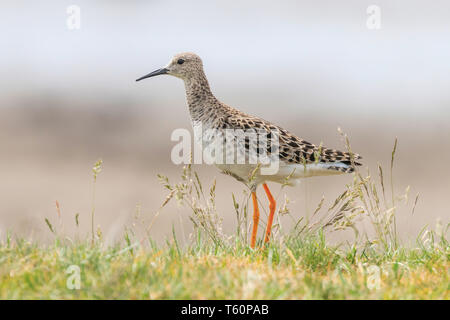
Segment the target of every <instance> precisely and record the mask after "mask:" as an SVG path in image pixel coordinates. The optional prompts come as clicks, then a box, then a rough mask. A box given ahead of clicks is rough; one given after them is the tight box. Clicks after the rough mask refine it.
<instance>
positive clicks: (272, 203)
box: [263, 183, 277, 243]
mask: <svg viewBox="0 0 450 320" xmlns="http://www.w3.org/2000/svg"><path fill="white" fill-rule="evenodd" d="M263 187H264V191H265V192H266V195H267V198H268V199H269V210H270V211H269V219H268V220H267V230H266V236H265V237H264V243H267V242H269V239H270V231H271V229H272V222H273V216H274V214H275V208H276V207H277V203H276V201H275V199H274V198H273V196H272V194H271V193H270V190H269V187H268V186H267V184H265V183H264V184H263Z"/></svg>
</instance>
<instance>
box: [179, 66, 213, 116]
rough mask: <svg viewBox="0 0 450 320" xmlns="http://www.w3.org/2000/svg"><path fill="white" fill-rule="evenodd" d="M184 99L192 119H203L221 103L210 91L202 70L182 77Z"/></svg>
mask: <svg viewBox="0 0 450 320" xmlns="http://www.w3.org/2000/svg"><path fill="white" fill-rule="evenodd" d="M184 85H185V88H186V99H187V103H188V107H189V112H190V115H191V119H192V121H205V120H207V119H209V118H210V116H211V115H212V114H213V113H217V111H219V110H218V109H220V108H221V103H220V102H219V101H218V100H217V98H216V97H214V95H213V94H212V92H211V89H210V87H209V83H208V80H207V79H206V76H205V73H204V72H203V71H200V72H198V73H197V74H196V75H195V76H194V77H191V78H189V79H184Z"/></svg>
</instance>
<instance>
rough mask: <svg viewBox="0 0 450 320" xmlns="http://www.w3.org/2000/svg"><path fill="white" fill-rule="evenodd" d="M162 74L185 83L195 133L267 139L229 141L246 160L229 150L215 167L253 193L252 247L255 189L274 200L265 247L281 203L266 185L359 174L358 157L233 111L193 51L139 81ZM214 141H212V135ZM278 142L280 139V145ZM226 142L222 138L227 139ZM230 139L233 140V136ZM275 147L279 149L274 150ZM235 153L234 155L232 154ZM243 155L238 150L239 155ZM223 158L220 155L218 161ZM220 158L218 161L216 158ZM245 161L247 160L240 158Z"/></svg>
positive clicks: (253, 241) (256, 219)
mask: <svg viewBox="0 0 450 320" xmlns="http://www.w3.org/2000/svg"><path fill="white" fill-rule="evenodd" d="M158 75H171V76H175V77H177V78H180V79H182V80H183V81H184V85H185V89H186V98H187V104H188V107H189V113H190V117H191V122H192V125H193V128H194V133H195V132H196V131H197V130H196V129H198V128H199V127H200V126H201V130H202V132H207V131H208V130H209V131H211V130H210V129H213V131H212V132H214V134H213V135H215V136H218V135H222V136H227V134H228V131H229V130H235V132H248V131H252V130H253V131H252V132H257V133H258V134H259V135H260V136H261V133H262V137H264V139H261V140H264V142H263V147H261V143H259V144H258V142H255V141H254V139H250V138H249V136H245V134H244V138H243V139H238V138H237V137H234V138H233V139H231V140H230V141H232V144H233V143H234V147H236V148H237V149H239V150H241V151H242V153H243V155H244V158H245V159H244V160H245V161H238V160H236V157H235V156H232V157H231V158H229V157H228V155H229V153H230V151H229V150H228V149H229V148H228V149H227V151H226V152H225V153H226V155H227V160H230V159H232V161H231V163H230V161H216V162H215V163H214V164H215V165H216V166H217V167H218V168H219V169H220V170H221V171H222V172H223V173H226V174H228V175H231V176H233V177H234V178H236V179H237V180H239V181H241V182H243V183H244V184H246V185H247V186H248V187H249V188H250V190H251V196H252V202H253V228H252V233H251V239H250V246H251V247H252V248H254V247H255V244H256V238H257V231H258V222H259V209H258V200H257V196H256V188H257V186H258V185H260V184H262V185H263V188H264V191H265V193H266V195H267V198H268V200H269V216H268V220H267V227H266V232H265V236H264V243H267V242H268V241H269V239H270V233H271V228H272V222H273V218H274V214H275V209H276V201H275V198H274V197H273V196H272V193H271V192H270V190H269V187H268V186H267V183H266V182H267V181H273V182H277V183H287V184H291V185H293V184H295V183H296V182H298V181H299V180H300V179H302V178H306V177H312V176H325V175H336V174H343V173H350V172H353V171H354V170H355V166H359V165H361V164H360V163H358V162H357V161H358V159H360V158H361V157H360V156H359V155H358V154H353V153H349V152H343V151H338V150H335V149H329V148H325V147H323V146H321V145H314V144H312V143H309V142H307V141H305V140H303V139H301V138H299V137H297V136H296V135H294V134H292V133H290V132H289V131H287V130H285V129H283V128H281V127H280V126H277V125H275V124H272V123H270V122H269V121H266V120H263V119H261V118H258V117H255V116H251V115H248V114H245V113H243V112H241V111H239V110H238V109H235V108H233V107H230V106H228V105H226V104H224V103H223V102H221V101H219V100H218V99H217V98H216V97H215V96H214V95H213V93H212V92H211V89H210V87H209V83H208V80H207V78H206V76H205V73H204V71H203V63H202V60H201V59H200V57H199V56H198V55H196V54H194V53H189V52H188V53H180V54H177V55H175V56H174V57H173V58H172V59H171V60H170V62H169V63H168V64H167V65H166V66H165V67H163V68H161V69H158V70H155V71H153V72H151V73H149V74H147V75H145V76H143V77H141V78H139V79H137V80H136V81H140V80H143V79H146V78H150V77H154V76H158ZM194 137H195V138H196V140H197V141H198V142H200V143H201V144H202V145H203V146H204V147H205V146H206V144H205V141H211V139H209V140H208V139H205V136H204V134H203V136H202V134H200V135H195V134H194ZM209 138H211V137H209ZM275 140H276V141H275ZM222 141H223V140H222ZM226 141H227V142H228V136H227V139H226ZM274 146H275V147H274ZM253 149H254V150H256V154H257V155H260V154H263V153H264V154H266V155H268V157H266V159H268V162H267V161H266V162H265V163H264V164H263V165H261V162H258V161H256V162H255V161H253V162H252V161H249V159H250V158H251V155H250V153H251V151H252V150H253ZM233 154H234V153H233ZM237 154H239V151H237ZM219 158H220V157H219ZM216 159H217V158H216ZM241 160H242V159H241ZM273 163H276V164H277V166H276V170H275V171H273V172H272V173H266V174H263V173H262V170H263V169H264V168H266V169H267V166H271V165H272V164H273Z"/></svg>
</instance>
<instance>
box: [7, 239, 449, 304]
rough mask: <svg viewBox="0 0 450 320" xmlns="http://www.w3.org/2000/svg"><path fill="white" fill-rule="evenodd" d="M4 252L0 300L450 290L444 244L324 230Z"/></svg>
mask: <svg viewBox="0 0 450 320" xmlns="http://www.w3.org/2000/svg"><path fill="white" fill-rule="evenodd" d="M442 246H444V247H446V249H445V250H444V249H443V248H442ZM0 257H1V258H0V298H1V299H448V298H449V278H448V267H449V264H448V244H447V243H436V244H433V245H432V246H429V247H418V248H415V249H405V248H399V249H396V250H395V251H391V252H385V253H379V252H378V251H377V250H376V249H374V248H365V250H364V251H363V252H358V250H356V248H355V247H354V248H349V249H346V250H342V249H340V248H337V247H331V246H328V245H327V244H326V242H325V238H324V236H323V233H319V234H316V235H314V236H311V237H308V238H306V239H289V240H286V241H285V242H283V243H282V244H280V243H276V244H272V245H270V246H269V247H267V248H266V249H264V250H257V251H252V250H250V249H249V248H248V247H247V246H244V245H243V244H239V243H238V244H236V245H230V246H227V247H222V246H214V245H204V244H203V243H202V238H201V237H199V240H198V242H196V243H195V244H194V245H192V246H190V247H189V248H184V249H180V248H179V247H177V245H176V243H175V241H172V242H171V243H170V244H168V245H167V246H166V247H164V248H156V247H145V248H144V247H140V246H136V247H133V248H130V247H125V248H123V247H122V246H120V245H116V246H111V247H107V248H103V247H102V246H101V245H100V244H97V245H95V246H92V245H91V244H90V241H85V242H82V243H76V244H71V245H68V244H64V243H61V242H59V241H56V242H55V244H54V245H51V246H49V247H46V248H44V247H41V246H38V245H37V244H34V243H28V242H26V241H17V242H16V243H14V244H12V243H9V244H8V243H4V244H3V245H2V246H1V247H0ZM73 265H75V266H76V267H77V268H79V271H80V289H78V290H77V289H76V288H74V286H73V285H72V286H71V281H72V279H71V276H72V275H73V272H71V271H70V270H71V269H70V267H71V266H73ZM68 272H69V273H68ZM72 284H73V283H72ZM71 288H72V289H71Z"/></svg>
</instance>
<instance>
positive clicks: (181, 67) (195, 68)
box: [136, 52, 203, 81]
mask: <svg viewBox="0 0 450 320" xmlns="http://www.w3.org/2000/svg"><path fill="white" fill-rule="evenodd" d="M161 74H169V75H172V76H175V77H177V78H181V79H183V80H189V79H191V78H193V77H196V76H197V75H199V74H203V63H202V60H201V59H200V57H199V56H198V55H196V54H195V53H191V52H183V53H179V54H177V55H175V56H174V57H173V58H172V59H171V60H170V62H169V63H168V64H167V65H166V66H165V67H164V68H161V69H158V70H155V71H153V72H150V73H149V74H147V75H145V76H143V77H141V78H139V79H137V80H136V81H140V80H143V79H146V78H150V77H154V76H158V75H161Z"/></svg>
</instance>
